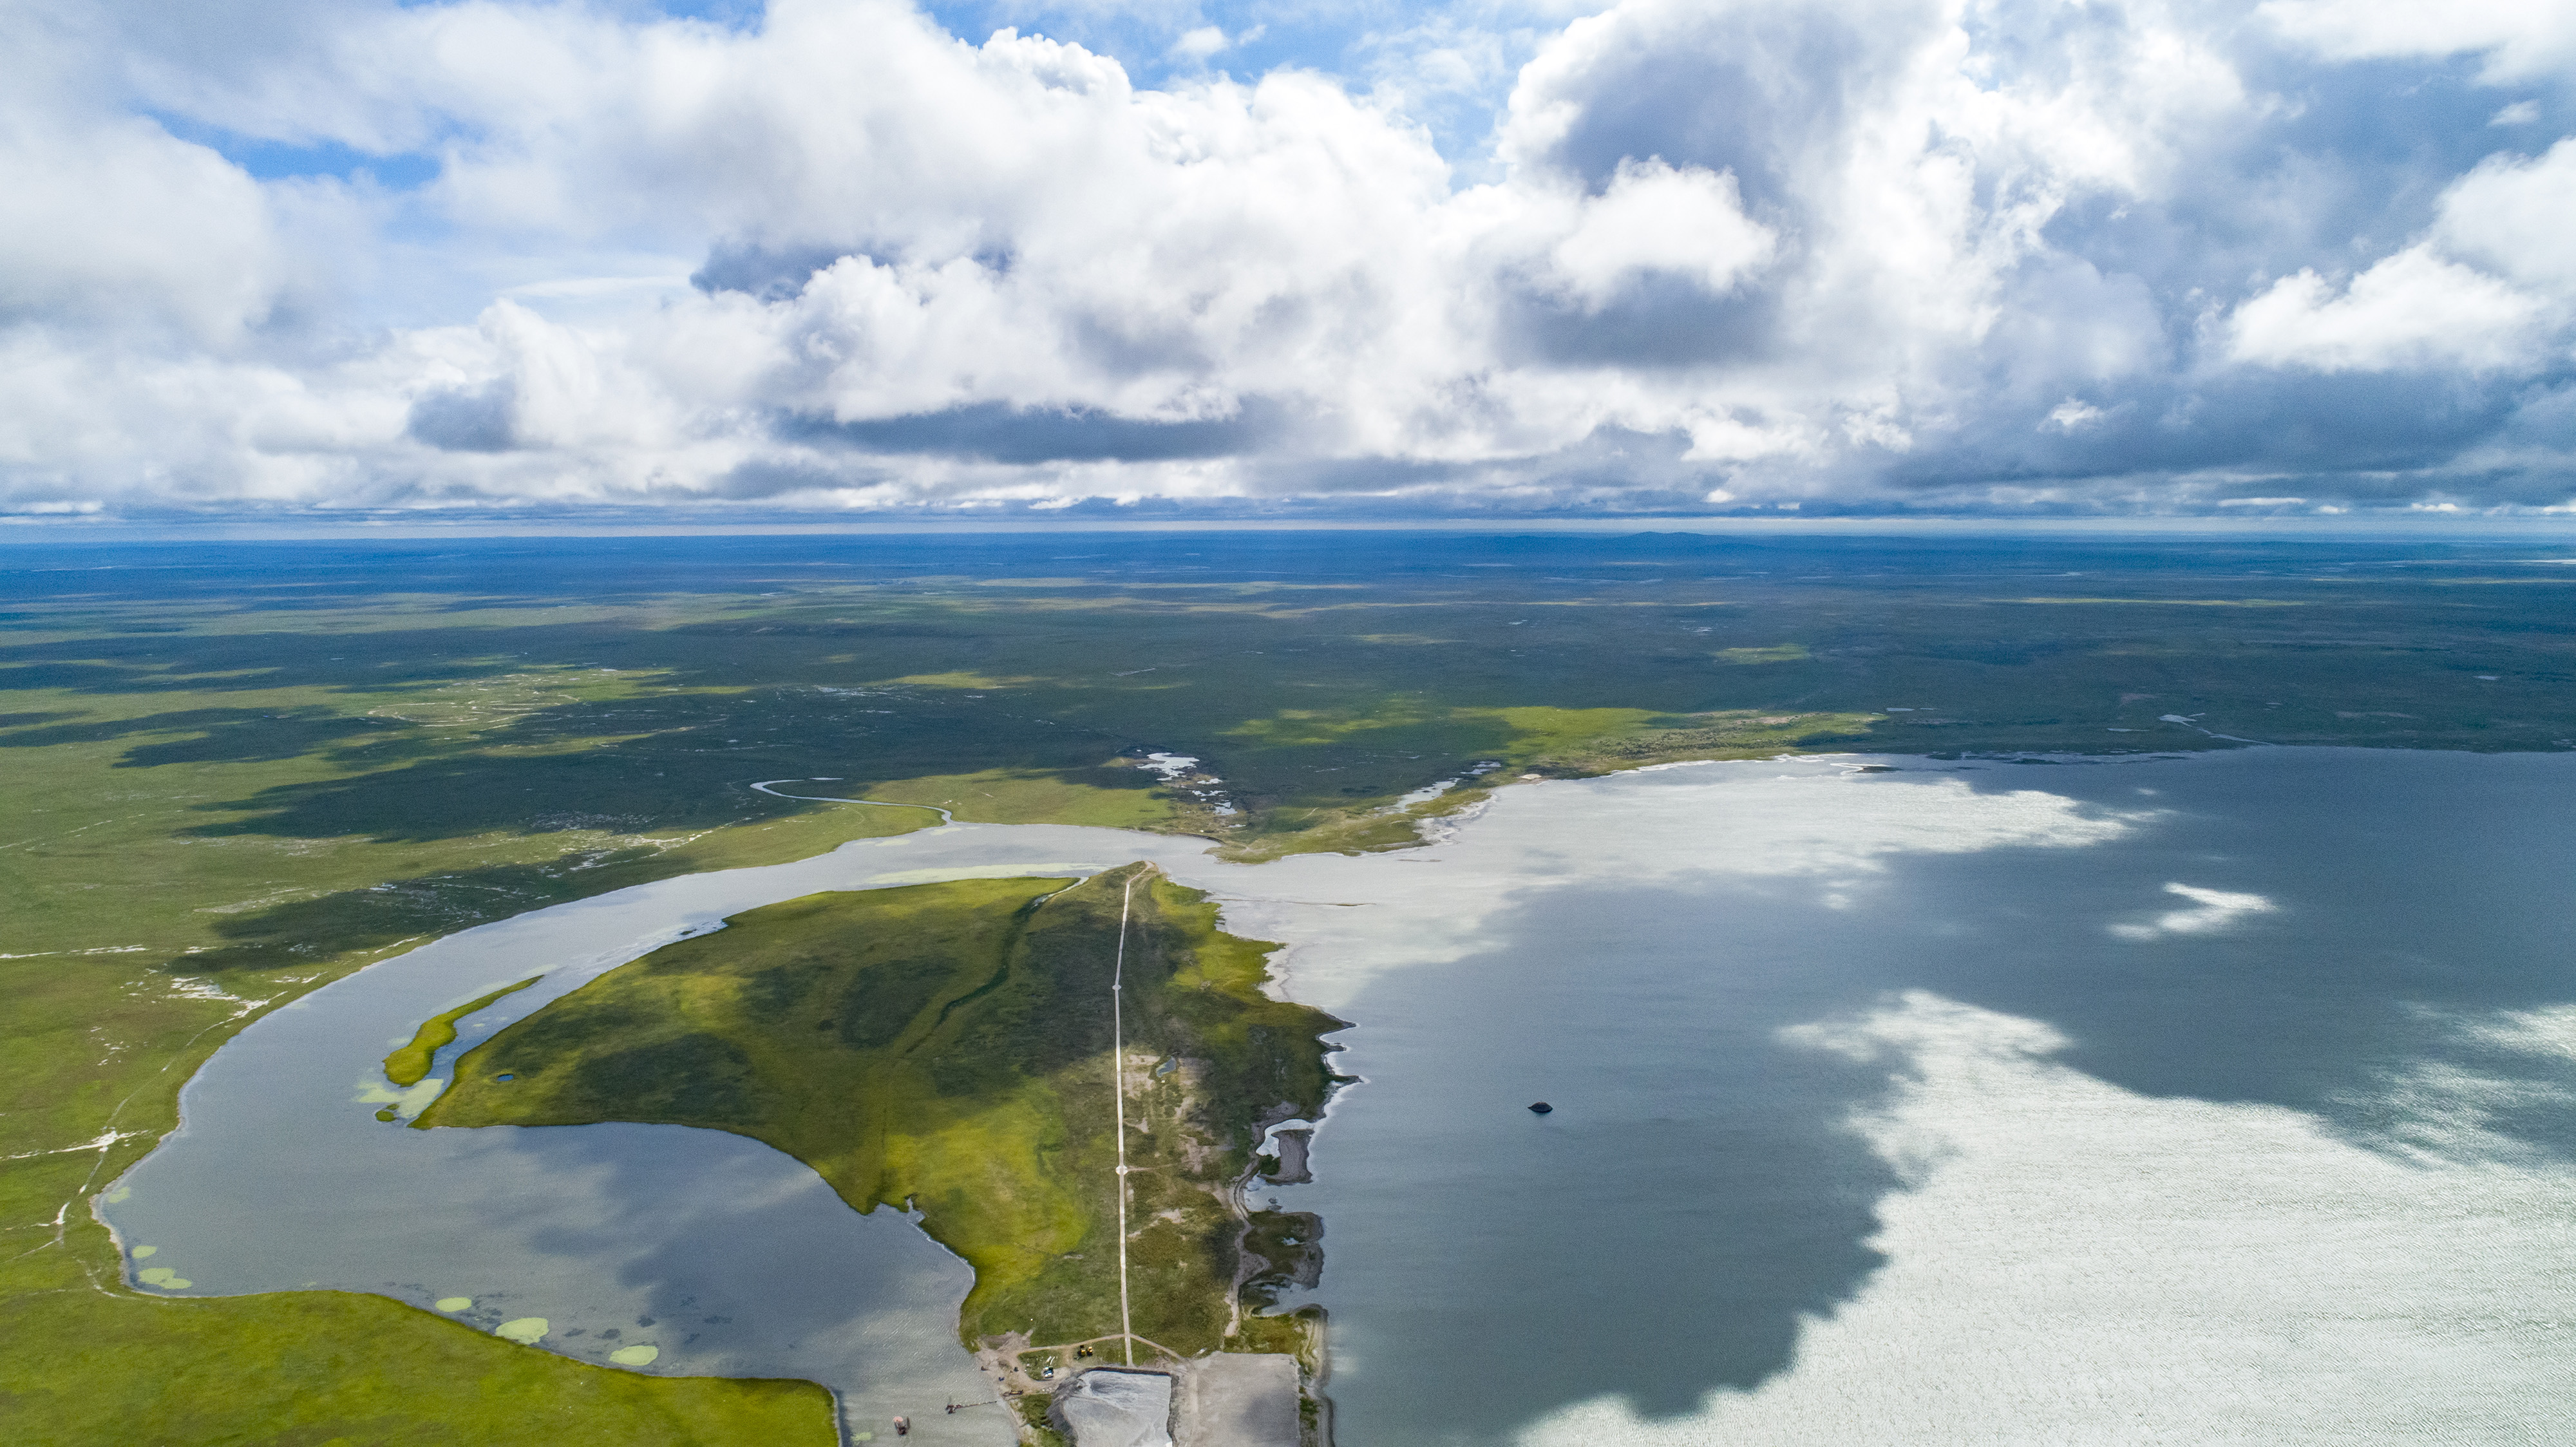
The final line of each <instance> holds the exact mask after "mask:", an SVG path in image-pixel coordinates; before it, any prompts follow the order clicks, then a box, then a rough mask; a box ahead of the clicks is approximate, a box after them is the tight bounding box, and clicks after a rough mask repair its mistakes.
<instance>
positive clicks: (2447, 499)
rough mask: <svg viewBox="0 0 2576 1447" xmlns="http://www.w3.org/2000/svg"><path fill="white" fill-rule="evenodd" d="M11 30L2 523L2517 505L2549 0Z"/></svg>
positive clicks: (552, 20)
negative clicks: (14, 40)
mask: <svg viewBox="0 0 2576 1447" xmlns="http://www.w3.org/2000/svg"><path fill="white" fill-rule="evenodd" d="M10 28H11V33H12V34H13V36H15V37H18V38H20V39H22V40H23V42H24V43H22V44H19V45H15V46H12V47H10V48H8V54H7V56H6V58H5V59H0V71H5V73H0V119H6V120H7V121H8V122H9V124H8V125H7V126H5V127H0V158H5V159H0V166H5V170H6V173H7V174H8V175H10V176H11V178H12V182H13V184H12V185H10V186H9V187H6V188H0V192H5V194H4V195H0V212H5V213H6V214H5V216H0V220H5V221H6V223H7V224H6V225H5V226H0V251H5V252H6V253H7V254H6V256H5V257H0V365H5V366H6V367H7V368H8V371H9V375H10V377H11V379H12V385H11V387H10V390H9V392H8V394H7V395H8V396H9V397H10V399H11V400H10V402H9V403H8V404H6V406H5V407H0V515H7V516H15V517H19V518H24V519H44V518H65V517H88V518H97V519H114V518H128V519H146V518H149V519H156V520H160V521H163V522H169V521H173V520H184V519H186V518H190V517H203V518H207V519H217V518H234V519H238V518H241V517H245V516H255V517H334V516H353V515H366V516H380V515H384V514H388V513H390V514H406V513H416V514H419V515H421V516H423V517H442V516H445V517H460V518H461V517H471V516H498V515H508V516H514V517H520V516H560V517H566V518H579V517H584V516H594V517H595V516H604V515H607V514H608V513H611V512H613V513H616V514H617V515H620V516H627V515H633V514H637V513H643V514H657V513H660V514H668V515H670V516H675V517H677V516H684V515H685V516H690V517H707V516H718V517H733V518H746V519H750V518H757V517H761V516H773V515H782V514H794V515H797V516H816V515H822V516H849V517H852V518H854V519H864V518H871V517H884V518H908V517H979V518H993V517H1027V518H1036V519H1042V518H1045V517H1050V516H1054V517H1063V518H1067V519H1071V518H1074V517H1100V516H1129V515H1132V516H1138V517H1144V516H1155V517H1207V518H1227V517H1313V518H1333V517H1340V518H1395V517H1423V518H1430V517H1464V518H1476V517H1486V518H1491V517H1585V516H1625V515H1640V516H1758V515H1775V516H1776V515H1778V514H1780V513H1784V512H1791V513H1798V514H1800V515H1804V516H1843V515H1867V516H1884V517H1926V516H1958V517H2078V518H2081V517H2103V518H2120V517H2141V516H2192V515H2200V516H2211V517H2274V518H2286V517H2327V518H2338V517H2343V518H2363V517H2375V518H2383V519H2399V518H2406V517H2419V516H2434V515H2439V516H2444V517H2451V518H2458V517H2461V516H2481V515H2482V516H2494V517H2530V518H2546V517H2551V516H2557V515H2561V514H2563V513H2566V512H2567V511H2568V510H2569V509H2570V507H2571V505H2576V463H2571V454H2576V262H2571V261H2570V260H2569V259H2568V258H2569V256H2570V255H2571V254H2576V249H2571V248H2569V247H2568V246H2567V245H2566V244H2565V240H2564V238H2565V237H2566V236H2567V235H2569V234H2571V233H2576V140H2570V139H2569V137H2570V136H2571V134H2576V108H2572V101H2576V98H2571V95H2570V85H2569V77H2570V76H2571V75H2576V4H2571V3H2567V0H2556V3H2547V4H2531V3H2516V4H2502V3H2489V0H2476V3H2469V4H2466V5H2458V6H2452V7H2446V8H2444V9H2442V10H2440V11H2438V12H2437V11H2434V10H2431V9H2428V8H2426V7H2421V6H2413V5H2399V4H2389V3H2380V0H2266V3H2261V4H2256V5H2251V6H2247V5H2223V6H2222V5H2212V4H2196V3H2188V0H2084V3H2074V0H2066V3H2051V0H1849V3H1835V4H1823V3H1812V4H1809V3H1795V4H1793V3H1777V0H1719V3H1709V0H1695V3H1680V0H1622V3H1617V4H1601V3H1592V4H1576V5H1551V4H1547V3H1517V0H1490V3H1462V4H1455V5H1447V6H1394V5H1360V4H1339V3H1330V0H1325V3H1315V4H1306V5H1280V6H1253V5H1241V4H1213V3H1195V0H1138V3H1110V4H1082V3H1076V4H1047V3H1039V4H1023V3H1020V0H969V3H957V4H948V5H942V6H937V7H934V8H932V9H929V10H926V11H925V10H921V9H916V8H912V7H910V6H907V5H903V4H898V3H884V0H781V3H777V4H772V5H767V6H763V5H757V4H749V3H716V4H710V5H700V6H676V5H675V6H667V7H659V8H657V7H654V6H650V5H646V4H641V3H623V4H619V3H604V4H586V5H585V4H571V5H565V4H520V3H508V0H468V3H430V4H409V5H403V4H393V3H382V0H271V3H264V4H247V3H240V0H208V3H206V4H203V5H199V6H192V7H187V8H185V9H182V10H171V9H169V8H167V7H161V6H146V5H141V4H132V3H96V0H89V3H81V0H70V3H62V4H55V5H50V6H45V7H41V8H40V7H35V6H32V5H27V4H22V3H15V0H12V3H11V20H10Z"/></svg>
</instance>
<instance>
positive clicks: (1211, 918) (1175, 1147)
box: [419, 864, 1341, 1355]
mask: <svg viewBox="0 0 2576 1447" xmlns="http://www.w3.org/2000/svg"><path fill="white" fill-rule="evenodd" d="M1122 910H1123V911H1124V917H1125V921H1126V923H1125V938H1126V948H1125V989H1124V992H1123V996H1122V998H1123V999H1124V1001H1125V1016H1126V1019H1125V1030H1126V1041H1127V1054H1126V1062H1125V1080H1126V1089H1127V1114H1128V1141H1127V1151H1128V1162H1129V1164H1130V1166H1131V1168H1132V1170H1131V1173H1130V1175H1129V1178H1128V1179H1129V1182H1130V1184H1131V1187H1132V1189H1133V1192H1134V1200H1133V1204H1132V1206H1131V1217H1132V1221H1133V1223H1134V1226H1135V1230H1134V1232H1133V1235H1132V1237H1131V1240H1130V1245H1129V1258H1130V1263H1131V1264H1130V1276H1131V1287H1132V1297H1133V1311H1134V1318H1135V1324H1136V1331H1137V1333H1138V1335H1140V1336H1142V1337H1144V1338H1146V1339H1148V1340H1149V1341H1151V1342H1153V1343H1155V1344H1157V1345H1160V1346H1162V1347H1165V1348H1167V1349H1169V1350H1171V1351H1173V1352H1176V1353H1180V1354H1183V1355H1188V1354H1193V1353H1196V1352H1200V1351H1206V1350H1209V1349H1212V1348H1216V1347H1220V1346H1225V1345H1238V1346H1239V1345H1240V1341H1239V1340H1238V1339H1237V1338H1238V1336H1239V1333H1238V1323H1239V1318H1240V1315H1241V1310H1240V1306H1239V1304H1238V1302H1237V1300H1236V1299H1235V1282H1236V1280H1237V1277H1238V1271H1237V1266H1238V1263H1239V1262H1240V1261H1241V1260H1242V1257H1241V1254H1240V1253H1241V1250H1242V1241H1243V1238H1244V1236H1245V1234H1246V1231H1247V1227H1254V1229H1253V1231H1252V1234H1253V1235H1254V1237H1255V1238H1256V1239H1255V1247H1254V1249H1255V1254H1256V1255H1258V1256H1260V1257H1261V1258H1262V1259H1261V1260H1260V1261H1257V1262H1254V1263H1253V1267H1254V1270H1253V1272H1252V1273H1251V1274H1252V1275H1253V1279H1254V1280H1255V1281H1256V1282H1257V1283H1258V1285H1256V1286H1255V1287H1254V1288H1253V1289H1252V1290H1251V1291H1250V1292H1248V1293H1247V1294H1246V1295H1247V1298H1248V1299H1249V1300H1250V1302H1251V1303H1252V1304H1253V1305H1255V1306H1258V1305H1263V1304H1266V1303H1267V1302H1268V1301H1269V1300H1270V1299H1271V1296H1272V1295H1273V1294H1275V1290H1276V1286H1277V1284H1278V1282H1279V1281H1280V1280H1282V1279H1284V1278H1282V1277H1281V1269H1282V1268H1280V1267H1276V1266H1274V1265H1273V1264H1272V1258H1273V1257H1274V1256H1275V1255H1277V1254H1278V1253H1277V1250H1275V1249H1274V1248H1278V1247H1279V1245H1280V1243H1278V1242H1275V1241H1272V1240H1271V1239H1270V1237H1271V1236H1274V1235H1277V1234H1278V1233H1277V1232H1273V1231H1268V1230H1267V1229H1266V1228H1260V1227H1258V1226H1257V1224H1256V1223H1252V1222H1250V1221H1249V1220H1248V1219H1247V1218H1245V1217H1244V1216H1242V1215H1241V1214H1240V1213H1239V1211H1238V1210H1237V1209H1236V1206H1235V1201H1234V1196H1233V1192H1232V1189H1231V1187H1232V1186H1233V1184H1234V1183H1235V1182H1236V1181H1238V1180H1240V1179H1241V1178H1242V1177H1243V1175H1244V1173H1245V1172H1246V1170H1247V1169H1248V1168H1249V1167H1250V1165H1251V1162H1252V1155H1251V1150H1252V1147H1253V1145H1254V1144H1255V1142H1256V1140H1257V1138H1258V1135H1259V1122H1260V1120H1261V1119H1262V1118H1263V1117H1264V1116H1265V1115H1266V1116H1269V1117H1270V1118H1274V1119H1275V1118H1279V1117H1281V1116H1284V1115H1288V1114H1295V1115H1301V1116H1311V1115H1312V1114H1313V1113H1315V1112H1316V1111H1319V1110H1321V1109H1322V1108H1323V1104H1324V1098H1325V1096H1326V1095H1327V1094H1328V1093H1329V1091H1330V1089H1331V1086H1332V1079H1331V1076H1330V1073H1329V1072H1328V1070H1327V1069H1326V1065H1325V1051H1324V1046H1323V1042H1322V1040H1321V1038H1320V1037H1321V1036H1322V1034H1323V1033H1324V1032H1326V1031H1330V1030H1334V1029H1337V1028H1339V1027H1340V1025H1341V1022H1340V1021H1337V1020H1335V1019H1333V1018H1332V1017H1331V1016H1328V1015H1325V1014H1323V1013H1322V1012H1320V1011H1316V1010H1312V1009H1309V1008H1307V1007H1305V1006H1302V1005H1295V1004H1289V1003H1286V1002H1283V1001H1280V1000H1275V999H1272V998H1271V997H1270V996H1268V995H1266V994H1264V993H1263V991H1262V983H1263V981H1264V980H1265V979H1266V978H1267V973H1266V970H1265V965H1264V960H1265V957H1266V956H1267V954H1268V953H1269V951H1270V950H1271V949H1272V948H1274V946H1270V945H1266V944H1261V943H1259V942H1257V941H1251V940H1243V939H1238V938H1235V937H1234V936H1231V935H1228V934H1225V933H1223V932H1222V931H1220V930H1219V929H1218V928H1217V924H1216V915H1217V911H1216V907H1215V906H1214V905H1212V904H1209V903H1208V902H1207V901H1206V899H1205V897H1204V896H1203V895H1201V894H1200V893H1199V892H1197V891H1194V890H1189V889H1183V888H1181V887H1180V886H1178V885H1175V884H1173V883H1171V882H1170V881H1168V880H1165V879H1163V878H1161V877H1160V875H1159V874H1157V873H1156V872H1155V871H1153V870H1152V868H1151V867H1150V866H1147V865H1141V864H1140V865H1130V866H1128V867H1126V868H1124V869H1120V870H1115V871H1112V872H1111V873H1108V874H1104V875H1099V876H1096V877H1094V878H1092V879H1089V880H1084V881H1080V882H1075V881H1069V880H1063V879H999V880H961V881H957V882H954V883H948V884H924V885H915V886H911V887H908V888H901V889H881V890H864V891H857V892H850V893H831V894H816V895H808V896H806V897H805V898H803V899H796V900H790V901H788V902H786V903H784V904H775V905H770V906H768V907H766V908H762V909H756V910H751V911H748V912H746V913H744V914H740V915H736V916H734V917H733V918H732V919H730V920H728V921H727V922H726V926H727V927H726V928H725V929H723V930H720V931H717V932H715V933H713V934H707V935H700V936H697V937H694V938H691V939H686V940H681V941H679V942H677V943H674V944H669V945H665V946H663V947H662V948H661V949H659V950H656V951H654V952H653V953H652V954H650V955H647V956H645V957H644V958H643V959H640V960H637V961H635V962H633V963H632V964H628V965H625V966H622V967H620V968H618V969H615V970H612V971H610V972H608V973H607V974H605V975H602V976H600V977H599V978H598V979H596V980H594V981H592V982H591V983H589V984H587V985H584V986H582V987H581V988H580V989H578V990H575V991H573V992H572V993H571V994H568V995H566V996H564V997H563V998H561V999H559V1000H556V1001H554V1002H553V1003H551V1004H549V1005H547V1006H546V1007H545V1008H544V1009H542V1010H539V1011H537V1012H536V1013H535V1014H533V1015H530V1016H528V1017H527V1018H526V1019H524V1020H522V1021H520V1022H518V1023H517V1024H515V1025H512V1026H510V1027H509V1028H507V1029H505V1030H503V1031H501V1032H500V1033H499V1034H497V1035H495V1036H494V1037H493V1038H492V1039H491V1040H489V1041H487V1042H485V1043H484V1044H483V1045H481V1046H479V1047H477V1048H476V1049H474V1050H473V1051H471V1052H469V1053H468V1054H466V1056H465V1057H464V1058H463V1059H462V1060H461V1061H460V1062H459V1064H458V1069H457V1083H456V1085H455V1086H454V1087H452V1088H451V1089H450V1090H449V1091H448V1092H447V1094H446V1095H444V1096H442V1097H441V1098H440V1099H439V1100H438V1102H437V1103H436V1104H435V1105H433V1106H431V1107H430V1109H429V1110H428V1111H427V1112H426V1113H424V1114H423V1116H422V1117H421V1120H420V1122H419V1123H420V1124H421V1125H423V1126H434V1125H504V1124H506V1125H578V1124H585V1123H589V1122H595V1121H612V1120H617V1121H644V1122H666V1123H671V1124H678V1125H694V1126H708V1127H713V1128H715V1129H718V1130H729V1131H734V1132H737V1133H739V1134H742V1135H747V1136H751V1137H753V1138H754V1139H757V1140H761V1141H766V1142H768V1143H769V1144H770V1145H773V1146H776V1147H777V1148H778V1149H780V1150H783V1151H786V1152H787V1153H789V1154H790V1155H793V1156H795V1157H796V1158H798V1159H799V1160H802V1161H804V1162H806V1163H807V1164H809V1165H811V1166H813V1167H814V1168H815V1170H817V1171H818V1172H820V1173H821V1174H822V1176H823V1178H824V1179H825V1180H828V1181H830V1182H831V1183H832V1186H833V1188H834V1189H835V1190H837V1191H839V1192H840V1193H841V1196H842V1197H843V1199H845V1200H847V1201H849V1202H850V1204H852V1205H853V1206H856V1207H858V1208H860V1209H862V1210H869V1209H873V1208H874V1207H876V1206H877V1205H879V1204H882V1203H896V1204H900V1203H905V1202H909V1203H912V1204H913V1205H915V1206H917V1207H918V1208H919V1209H920V1210H921V1211H922V1212H923V1226H924V1227H925V1228H926V1229H927V1230H928V1231H929V1232H930V1233H931V1235H933V1236H935V1237H937V1238H938V1239H939V1240H940V1241H941V1242H943V1243H945V1244H946V1245H947V1246H948V1247H949V1248H950V1249H951V1250H954V1251H956V1252H957V1253H958V1254H959V1255H960V1256H963V1257H964V1258H965V1259H966V1260H967V1262H968V1263H969V1264H971V1265H972V1266H973V1267H974V1268H975V1273H976V1283H975V1289H974V1291H973V1293H972V1294H971V1295H970V1296H969V1297H968V1298H967V1301H966V1307H965V1312H964V1318H963V1321H962V1323H961V1331H962V1333H963V1335H964V1336H965V1338H966V1339H967V1340H968V1341H969V1342H975V1341H978V1340H981V1339H983V1338H985V1337H988V1336H1001V1335H1004V1334H1007V1333H1011V1332H1024V1333H1027V1334H1028V1336H1029V1338H1030V1339H1031V1340H1032V1341H1035V1342H1040V1343H1048V1342H1078V1341H1085V1340H1090V1339H1093V1338H1096V1337H1100V1336H1103V1335H1106V1334H1108V1333H1111V1332H1114V1331H1116V1330H1117V1328H1118V1278H1117V1261H1118V1238H1117V1220H1118V1217H1117V1195H1116V1190H1117V1176H1116V1173H1115V1168H1116V1166H1117V1162H1118V1153H1117V1136H1116V1127H1115V1114H1116V1112H1115V1106H1114V1101H1113V1096H1112V1094H1111V1090H1112V1087H1111V1080H1112V1070H1113V1065H1112V1058H1113V1054H1112V1050H1111V1025H1112V1022H1111V1010H1112V1004H1111V994H1110V981H1111V976H1112V972H1113V971H1114V970H1115V969H1117V968H1118V962H1119V938H1120V928H1121V926H1120V921H1121V917H1122ZM1165 1062H1169V1063H1170V1068H1168V1069H1163V1070H1160V1071H1157V1069H1156V1067H1157V1066H1158V1065H1159V1064H1162V1063H1165ZM502 1076H508V1077H510V1079H508V1080H506V1081H505V1080H502V1079H501V1078H500V1077H502ZM1288 1234H1289V1235H1290V1236H1297V1235H1298V1232H1297V1231H1296V1230H1294V1229H1292V1230H1290V1231H1289V1232H1288ZM1315 1234H1316V1232H1315V1231H1313V1230H1309V1231H1306V1232H1305V1233H1304V1235H1303V1236H1302V1237H1299V1239H1298V1240H1296V1241H1294V1242H1291V1243H1289V1247H1288V1248H1286V1249H1288V1254H1289V1255H1290V1256H1292V1257H1297V1251H1296V1249H1295V1248H1304V1250H1305V1252H1306V1254H1307V1255H1308V1256H1311V1255H1312V1242H1313V1238H1314V1236H1315ZM1304 1259H1305V1258H1304V1257H1297V1261H1296V1262H1295V1263H1294V1264H1290V1265H1288V1266H1287V1267H1285V1270H1286V1271H1288V1272H1290V1273H1292V1274H1294V1273H1298V1272H1300V1271H1302V1272H1303V1273H1304V1274H1305V1275H1307V1276H1309V1277H1311V1274H1312V1270H1311V1268H1308V1267H1305V1266H1304V1265H1303V1264H1302V1263H1303V1261H1304ZM1315 1259H1316V1260H1318V1261H1319V1260H1320V1258H1315ZM1263 1339H1264V1340H1267V1339H1268V1338H1267V1337H1264V1338H1263Z"/></svg>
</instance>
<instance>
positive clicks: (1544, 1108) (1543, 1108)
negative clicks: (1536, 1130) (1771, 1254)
mask: <svg viewBox="0 0 2576 1447" xmlns="http://www.w3.org/2000/svg"><path fill="white" fill-rule="evenodd" d="M1554 1109H1556V1107H1555V1106H1552V1105H1550V1104H1548V1103H1547V1102H1546V1101H1544V1100H1542V1101H1540V1102H1538V1103H1537V1104H1536V1105H1533V1106H1531V1107H1530V1114H1532V1115H1545V1114H1547V1113H1548V1112H1549V1111H1551V1110H1554Z"/></svg>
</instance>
